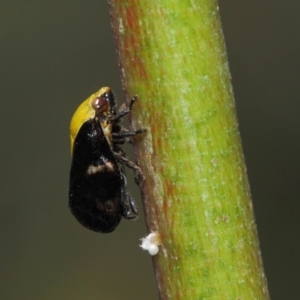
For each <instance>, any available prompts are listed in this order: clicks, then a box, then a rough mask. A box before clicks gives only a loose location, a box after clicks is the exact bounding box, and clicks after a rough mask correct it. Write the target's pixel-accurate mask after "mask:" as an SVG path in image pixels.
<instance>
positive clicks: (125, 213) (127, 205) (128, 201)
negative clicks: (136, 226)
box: [121, 188, 138, 220]
mask: <svg viewBox="0 0 300 300" xmlns="http://www.w3.org/2000/svg"><path fill="white" fill-rule="evenodd" d="M121 216H122V218H124V219H126V220H133V219H136V218H137V217H138V211H137V206H136V204H135V201H134V199H133V197H132V196H130V195H129V193H128V191H127V190H126V188H123V189H122V191H121Z"/></svg>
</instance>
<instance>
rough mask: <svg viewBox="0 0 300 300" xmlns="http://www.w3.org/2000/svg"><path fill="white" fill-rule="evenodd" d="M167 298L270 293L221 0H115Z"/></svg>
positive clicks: (158, 267) (124, 79)
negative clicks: (143, 130)
mask: <svg viewBox="0 0 300 300" xmlns="http://www.w3.org/2000/svg"><path fill="white" fill-rule="evenodd" d="M108 3H109V7H110V13H111V17H112V26H113V29H114V34H115V39H116V45H117V52H118V57H119V63H120V68H121V73H122V82H123V88H124V90H125V93H126V95H127V96H129V95H134V94H136V93H138V94H139V96H140V99H139V101H137V103H136V106H135V107H134V112H133V114H132V124H133V127H135V128H140V127H147V128H148V129H149V131H148V133H147V134H146V135H145V137H144V138H142V139H141V138H136V139H135V152H136V156H137V161H138V163H139V165H140V166H141V169H142V170H143V172H144V174H145V178H146V180H145V182H144V183H143V185H142V194H143V201H144V209H145V213H146V218H147V220H146V222H147V226H148V229H149V231H157V232H159V234H160V236H161V240H162V245H161V251H160V252H159V253H158V255H156V256H154V258H153V260H154V267H155V272H156V278H157V283H158V289H159V293H160V299H187V300H192V299H206V300H207V299H235V300H237V299H244V300H245V299H251V300H254V299H269V295H268V290H267V285H266V280H265V276H264V271H263V266H262V261H261V256H260V251H259V243H258V237H257V232H256V226H255V221H254V216H253V209H252V202H251V196H250V191H249V185H248V180H247V175H246V168H245V163H244V158H243V153H242V148H241V140H240V136H239V132H238V124H237V120H236V112H235V103H234V98H233V93H232V87H231V82H230V73H229V69H228V63H227V57H226V50H225V45H224V39H223V34H222V30H221V24H220V19H219V13H218V6H217V3H216V2H215V1H213V0H181V1H178V0H151V1H149V0H122V1H116V0H110V1H108Z"/></svg>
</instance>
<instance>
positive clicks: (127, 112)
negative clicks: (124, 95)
mask: <svg viewBox="0 0 300 300" xmlns="http://www.w3.org/2000/svg"><path fill="white" fill-rule="evenodd" d="M137 99H138V96H137V95H135V96H134V97H132V98H131V100H130V102H129V105H128V106H126V108H125V109H124V110H122V111H120V112H119V113H118V114H117V115H116V116H115V117H114V118H112V119H111V122H113V123H118V122H120V120H121V118H123V117H124V116H125V115H127V114H129V113H130V112H131V111H132V107H133V104H134V102H135V101H136V100H137Z"/></svg>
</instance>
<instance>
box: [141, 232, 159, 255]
mask: <svg viewBox="0 0 300 300" xmlns="http://www.w3.org/2000/svg"><path fill="white" fill-rule="evenodd" d="M141 241H142V244H141V245H140V247H141V248H142V249H143V250H147V251H148V252H149V254H150V255H156V254H157V253H158V251H159V248H158V246H159V245H161V239H160V235H159V233H158V232H151V233H150V234H148V235H147V236H146V237H145V238H142V239H141Z"/></svg>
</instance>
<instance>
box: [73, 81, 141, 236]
mask: <svg viewBox="0 0 300 300" xmlns="http://www.w3.org/2000/svg"><path fill="white" fill-rule="evenodd" d="M136 100H137V96H135V97H133V98H132V99H131V101H130V103H129V104H127V105H125V109H123V110H120V111H119V112H118V113H117V110H116V106H117V101H116V98H115V95H114V93H113V92H112V90H111V89H110V88H109V87H102V88H101V89H100V90H99V91H97V92H96V93H95V94H93V95H91V96H90V97H89V98H88V99H87V100H85V101H84V102H83V103H82V104H81V105H80V106H79V107H78V108H77V110H76V111H75V113H74V115H73V117H72V120H71V125H70V133H71V134H70V135H71V152H72V165H71V172H70V187H69V207H70V210H71V212H72V213H73V215H74V216H75V218H76V219H77V220H78V221H79V222H80V223H81V224H82V225H83V226H85V227H87V228H88V229H90V230H93V231H97V232H103V233H108V232H111V231H113V230H114V229H115V228H116V227H117V226H118V224H119V222H120V220H121V218H123V219H127V220H132V219H136V218H137V217H138V212H137V207H136V204H135V201H134V199H133V197H132V196H131V195H130V194H129V193H128V191H127V189H126V184H127V183H126V177H125V174H124V166H127V167H128V168H130V169H131V170H132V171H133V174H134V177H135V181H136V182H137V183H138V184H140V183H141V182H142V181H143V178H144V177H143V174H142V172H141V170H140V168H139V167H138V166H137V165H136V164H135V163H133V162H132V161H130V160H129V159H128V158H127V157H126V154H125V152H124V151H123V150H122V149H121V148H120V146H119V145H120V144H124V143H125V142H130V141H131V139H132V137H133V136H135V135H137V134H140V133H143V132H145V131H146V129H145V128H141V129H139V130H136V131H129V130H127V129H125V128H124V127H121V126H120V125H118V123H119V122H120V121H121V119H122V117H124V116H125V115H127V114H129V113H130V112H131V110H132V107H133V104H134V102H135V101H136Z"/></svg>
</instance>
